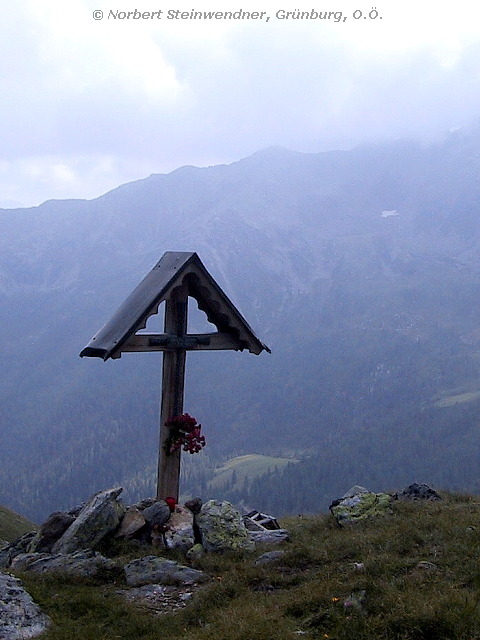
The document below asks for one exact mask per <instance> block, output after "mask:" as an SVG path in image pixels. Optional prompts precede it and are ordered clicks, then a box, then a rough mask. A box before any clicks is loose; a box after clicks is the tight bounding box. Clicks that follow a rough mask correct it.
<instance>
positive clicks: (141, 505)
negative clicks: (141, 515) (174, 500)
mask: <svg viewBox="0 0 480 640" xmlns="http://www.w3.org/2000/svg"><path fill="white" fill-rule="evenodd" d="M156 502H157V499H156V498H144V499H143V500H140V502H136V503H135V504H133V505H132V507H137V509H138V510H139V511H144V509H146V508H147V507H151V506H152V504H155V503H156Z"/></svg>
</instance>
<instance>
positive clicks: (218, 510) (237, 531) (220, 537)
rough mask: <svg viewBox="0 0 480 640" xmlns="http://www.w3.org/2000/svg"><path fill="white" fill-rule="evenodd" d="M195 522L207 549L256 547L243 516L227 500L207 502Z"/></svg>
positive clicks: (223, 549)
mask: <svg viewBox="0 0 480 640" xmlns="http://www.w3.org/2000/svg"><path fill="white" fill-rule="evenodd" d="M195 522H196V524H197V526H198V529H199V532H200V537H201V539H202V545H203V547H204V549H205V550H206V551H227V550H247V551H252V550H253V549H254V548H255V543H254V542H253V541H252V540H250V538H249V535H248V531H247V528H246V527H245V524H244V522H243V518H242V516H241V515H240V513H239V512H238V511H237V510H236V509H235V508H234V507H233V506H232V505H231V504H230V502H227V501H226V500H224V501H222V502H220V501H218V500H209V501H208V502H206V503H205V504H204V505H202V508H201V510H200V513H199V514H198V515H197V516H196V517H195Z"/></svg>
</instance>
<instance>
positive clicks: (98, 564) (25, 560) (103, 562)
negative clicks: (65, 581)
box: [11, 549, 116, 578]
mask: <svg viewBox="0 0 480 640" xmlns="http://www.w3.org/2000/svg"><path fill="white" fill-rule="evenodd" d="M115 566H116V565H115V562H113V560H108V559H107V558H104V557H103V556H102V555H100V554H99V553H96V552H95V551H92V550H90V549H88V550H85V551H76V552H75V553H69V554H63V553H57V554H50V553H24V554H21V555H19V556H17V557H16V558H15V559H14V560H13V562H12V566H11V569H12V571H25V572H31V573H42V574H47V573H64V574H67V575H70V576H78V577H89V578H93V577H95V576H97V575H98V574H99V572H101V571H104V570H106V569H107V570H110V569H113V568H114V567H115Z"/></svg>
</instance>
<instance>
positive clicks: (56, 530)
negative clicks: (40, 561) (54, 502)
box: [27, 511, 75, 553]
mask: <svg viewBox="0 0 480 640" xmlns="http://www.w3.org/2000/svg"><path fill="white" fill-rule="evenodd" d="M74 521H75V518H74V516H71V515H69V514H68V513H64V512H63V511H55V512H54V513H52V514H51V515H50V516H49V517H48V518H47V520H46V521H45V522H44V523H43V524H42V526H41V527H40V529H39V530H38V531H37V533H36V534H35V537H34V538H33V539H32V541H31V542H30V544H29V545H28V549H27V552H28V553H33V552H35V551H36V552H38V553H50V552H51V551H52V548H53V545H54V544H55V542H57V540H59V539H60V538H61V537H62V535H63V534H64V533H65V531H66V530H67V529H68V527H69V526H70V525H71V524H72V523H73V522H74Z"/></svg>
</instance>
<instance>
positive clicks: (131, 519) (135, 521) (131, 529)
mask: <svg viewBox="0 0 480 640" xmlns="http://www.w3.org/2000/svg"><path fill="white" fill-rule="evenodd" d="M145 523H146V520H145V518H144V517H143V515H142V514H141V513H140V511H139V510H138V509H137V507H133V506H132V507H128V509H127V511H126V513H125V515H124V516H123V518H122V521H121V522H120V526H119V527H118V531H117V532H116V533H115V537H116V538H128V537H130V536H133V535H134V534H135V533H137V531H139V530H140V529H141V528H142V527H144V526H145Z"/></svg>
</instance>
